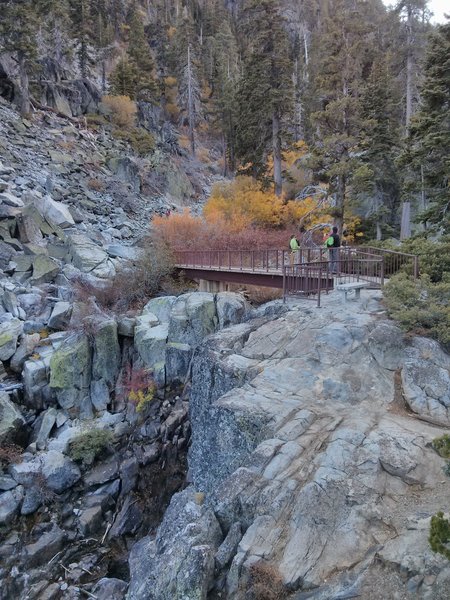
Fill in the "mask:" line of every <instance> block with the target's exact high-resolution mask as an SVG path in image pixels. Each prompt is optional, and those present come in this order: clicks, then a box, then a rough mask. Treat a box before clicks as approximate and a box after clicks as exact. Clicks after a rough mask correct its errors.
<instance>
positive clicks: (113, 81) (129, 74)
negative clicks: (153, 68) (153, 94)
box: [109, 56, 138, 100]
mask: <svg viewBox="0 0 450 600" xmlns="http://www.w3.org/2000/svg"><path fill="white" fill-rule="evenodd" d="M137 84H138V72H137V69H136V66H135V65H134V63H132V62H131V61H130V60H128V57H127V56H122V58H121V59H120V60H119V62H118V63H117V65H116V67H115V69H114V71H113V72H112V73H111V75H110V76H109V85H110V88H111V93H112V94H113V95H114V96H128V97H129V98H131V99H132V100H134V99H135V97H136V90H137Z"/></svg>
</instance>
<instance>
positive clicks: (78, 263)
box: [69, 233, 108, 273]
mask: <svg viewBox="0 0 450 600" xmlns="http://www.w3.org/2000/svg"><path fill="white" fill-rule="evenodd" d="M69 253H70V257H71V260H72V264H73V265H74V266H75V267H76V268H77V269H80V271H81V272H82V273H90V272H91V271H94V269H97V268H98V267H100V265H103V264H106V262H107V260H108V254H107V253H106V252H105V251H104V250H102V249H101V248H100V246H98V245H97V244H96V243H95V242H93V241H92V240H91V239H89V238H88V237H87V236H85V235H82V234H80V233H77V234H72V235H70V237H69Z"/></svg>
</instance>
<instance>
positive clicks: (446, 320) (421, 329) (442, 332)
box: [384, 273, 450, 349]
mask: <svg viewBox="0 0 450 600" xmlns="http://www.w3.org/2000/svg"><path fill="white" fill-rule="evenodd" d="M384 298H385V301H386V306H387V309H388V312H389V315H390V316H391V317H392V318H393V319H395V320H397V321H399V322H400V324H401V326H402V327H403V328H404V329H405V330H407V331H412V332H414V333H417V334H420V335H430V336H432V337H434V338H435V339H437V340H438V341H439V342H441V344H442V345H443V346H444V347H445V348H446V349H450V308H449V306H450V277H449V276H448V275H444V276H443V279H442V281H440V282H439V283H432V282H431V280H430V278H429V277H428V276H427V275H424V276H423V277H421V278H420V279H419V280H417V281H414V280H413V279H412V278H411V277H409V276H408V275H405V274H404V273H400V274H398V275H394V276H393V277H392V278H391V279H390V280H389V282H388V283H387V284H386V286H385V289H384Z"/></svg>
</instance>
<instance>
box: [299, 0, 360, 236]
mask: <svg viewBox="0 0 450 600" xmlns="http://www.w3.org/2000/svg"><path fill="white" fill-rule="evenodd" d="M364 10H365V8H364V7H363V6H361V5H358V4H357V5H355V4H354V2H353V1H352V0H335V1H334V3H333V10H332V11H331V14H333V18H327V19H325V20H324V22H323V29H322V31H321V33H320V37H319V39H318V40H317V41H316V43H317V44H318V47H316V61H317V58H319V59H320V60H319V62H316V64H315V74H314V78H313V79H314V96H315V97H316V98H317V99H320V107H319V110H316V112H314V113H313V114H312V115H311V118H312V122H313V125H314V126H315V133H314V137H313V143H314V146H313V149H312V150H313V151H312V160H311V166H312V167H313V168H314V170H315V172H316V175H317V177H318V178H319V179H320V180H322V181H327V182H328V184H329V193H330V196H331V197H332V198H333V200H334V210H333V214H334V219H335V224H336V225H337V227H338V229H339V231H342V226H343V222H344V209H345V205H346V203H347V201H348V188H349V183H350V179H351V176H352V174H353V172H354V171H355V169H356V168H357V167H358V165H359V163H360V159H359V153H360V152H361V143H362V140H363V135H364V134H363V125H364V124H363V122H362V119H361V104H360V103H361V98H360V95H361V91H362V89H363V85H364V81H363V73H364V71H365V69H366V65H367V62H368V63H369V65H370V60H371V59H370V57H369V56H368V54H367V50H366V51H365V44H366V42H365V40H367V39H370V38H369V33H370V31H371V28H372V26H371V25H370V23H368V22H366V20H365V19H366V15H365V12H364Z"/></svg>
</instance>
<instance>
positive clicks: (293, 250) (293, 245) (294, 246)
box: [289, 235, 300, 267]
mask: <svg viewBox="0 0 450 600" xmlns="http://www.w3.org/2000/svg"><path fill="white" fill-rule="evenodd" d="M289 247H290V249H291V257H290V258H291V267H293V266H294V262H295V258H296V256H297V252H298V251H299V249H300V244H299V243H298V239H297V238H296V236H295V235H291V241H290V242H289Z"/></svg>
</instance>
